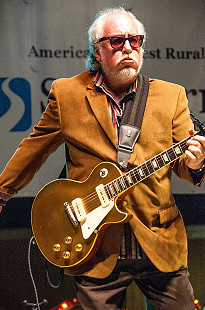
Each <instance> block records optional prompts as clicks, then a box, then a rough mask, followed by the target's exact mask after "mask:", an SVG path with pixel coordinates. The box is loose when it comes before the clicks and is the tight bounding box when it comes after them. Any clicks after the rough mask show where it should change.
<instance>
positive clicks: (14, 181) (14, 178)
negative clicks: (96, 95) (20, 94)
mask: <svg viewBox="0 0 205 310" xmlns="http://www.w3.org/2000/svg"><path fill="white" fill-rule="evenodd" d="M59 114H60V113H59V106H58V100H57V93H56V91H55V89H54V86H53V87H52V90H51V92H50V95H49V104H48V106H47V108H46V110H45V112H44V113H43V116H42V118H41V120H40V122H39V124H38V125H37V126H35V127H34V128H33V133H32V134H31V135H30V136H29V137H28V138H26V139H24V140H23V141H22V142H21V143H20V144H19V147H18V149H17V150H16V152H15V153H14V155H13V156H12V158H11V159H10V161H9V162H8V164H7V165H6V167H5V169H4V171H3V172H2V174H1V175H0V202H2V205H4V204H5V202H6V201H8V200H9V199H10V198H11V197H12V196H13V195H15V194H17V192H18V191H19V190H20V189H22V188H23V187H25V186H26V185H27V184H28V183H29V182H30V181H31V180H32V178H33V176H34V175H35V173H36V172H37V171H38V170H39V169H40V167H41V166H42V164H43V163H44V162H45V161H46V159H47V158H48V156H49V155H50V154H51V153H53V152H55V150H56V149H57V148H58V147H59V146H60V145H61V144H62V143H63V142H64V140H63V138H62V135H61V127H60V117H59Z"/></svg>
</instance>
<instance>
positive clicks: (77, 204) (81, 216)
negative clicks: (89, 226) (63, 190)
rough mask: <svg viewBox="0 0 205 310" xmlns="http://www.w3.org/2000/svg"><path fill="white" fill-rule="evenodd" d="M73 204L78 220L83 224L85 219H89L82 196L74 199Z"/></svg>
mask: <svg viewBox="0 0 205 310" xmlns="http://www.w3.org/2000/svg"><path fill="white" fill-rule="evenodd" d="M72 206H73V209H74V211H75V214H76V217H77V220H78V222H80V223H81V224H82V223H83V222H85V220H86V219H87V215H86V212H85V209H84V207H83V202H82V200H81V199H80V198H76V199H74V200H73V201H72Z"/></svg>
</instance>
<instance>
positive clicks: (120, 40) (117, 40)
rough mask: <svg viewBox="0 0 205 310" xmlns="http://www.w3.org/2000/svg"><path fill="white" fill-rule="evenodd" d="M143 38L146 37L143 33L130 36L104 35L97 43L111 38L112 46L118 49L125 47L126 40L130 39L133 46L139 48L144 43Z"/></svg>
mask: <svg viewBox="0 0 205 310" xmlns="http://www.w3.org/2000/svg"><path fill="white" fill-rule="evenodd" d="M143 39H144V36H143V35H136V36H131V37H128V38H125V37H122V36H112V37H102V38H100V39H99V40H98V41H97V42H95V43H100V42H102V41H106V40H110V45H111V46H112V48H114V49H117V48H123V46H124V44H125V41H126V40H128V41H129V43H130V45H131V47H133V48H138V47H140V46H141V45H142V43H143Z"/></svg>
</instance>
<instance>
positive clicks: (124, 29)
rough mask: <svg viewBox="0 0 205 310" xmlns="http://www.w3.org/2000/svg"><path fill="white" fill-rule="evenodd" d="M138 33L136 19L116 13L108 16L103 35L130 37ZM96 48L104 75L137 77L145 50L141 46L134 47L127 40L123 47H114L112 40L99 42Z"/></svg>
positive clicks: (121, 77)
mask: <svg viewBox="0 0 205 310" xmlns="http://www.w3.org/2000/svg"><path fill="white" fill-rule="evenodd" d="M137 34H139V35H140V34H141V33H138V29H137V25H136V24H135V22H134V20H133V19H132V18H131V17H129V16H126V15H121V14H115V15H110V16H107V17H106V19H105V23H104V26H103V31H102V37H110V36H116V35H117V36H123V37H129V36H133V35H137ZM99 45H100V46H98V47H96V49H95V56H96V59H97V61H99V62H100V65H101V69H102V72H103V75H104V76H105V77H106V76H107V77H108V78H109V77H110V76H115V77H118V78H120V79H121V80H123V79H127V78H128V77H131V78H133V77H136V76H137V74H138V72H139V70H140V68H141V66H142V62H143V51H142V49H141V48H132V47H131V45H130V43H129V41H128V40H126V41H125V44H124V46H123V47H122V48H119V49H114V48H112V47H111V45H110V41H109V40H106V41H103V42H101V43H99Z"/></svg>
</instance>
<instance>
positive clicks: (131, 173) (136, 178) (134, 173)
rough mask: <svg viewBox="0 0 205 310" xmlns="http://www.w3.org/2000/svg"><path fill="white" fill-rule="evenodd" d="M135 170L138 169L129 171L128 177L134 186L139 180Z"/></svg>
mask: <svg viewBox="0 0 205 310" xmlns="http://www.w3.org/2000/svg"><path fill="white" fill-rule="evenodd" d="M137 168H138V167H136V168H135V169H133V170H131V171H130V175H131V177H132V180H133V181H134V183H135V184H136V183H137V182H139V181H140V180H141V179H140V176H139V173H138V171H137Z"/></svg>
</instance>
